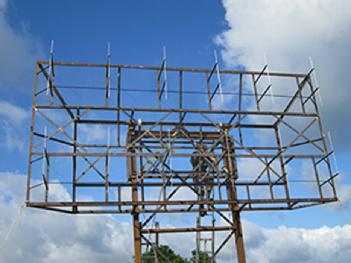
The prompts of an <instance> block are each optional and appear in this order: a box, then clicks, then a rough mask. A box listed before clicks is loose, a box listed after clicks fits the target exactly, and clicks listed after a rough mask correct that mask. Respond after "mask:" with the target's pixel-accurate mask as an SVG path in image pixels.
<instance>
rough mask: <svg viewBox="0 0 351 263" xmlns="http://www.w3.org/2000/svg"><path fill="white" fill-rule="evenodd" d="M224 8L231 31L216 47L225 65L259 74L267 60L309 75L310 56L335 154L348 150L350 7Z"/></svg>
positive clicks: (319, 0) (329, 2)
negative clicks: (333, 140) (334, 143)
mask: <svg viewBox="0 0 351 263" xmlns="http://www.w3.org/2000/svg"><path fill="white" fill-rule="evenodd" d="M223 5H224V8H225V10H226V15H225V20H226V22H227V25H228V28H227V29H226V30H224V31H223V32H222V33H221V34H220V35H218V36H217V37H216V43H217V44H219V45H220V46H221V47H222V48H223V49H222V57H223V59H224V61H225V63H226V64H227V65H228V66H231V67H235V66H238V65H241V66H245V67H246V68H248V69H258V70H259V69H261V68H262V67H263V65H264V54H266V55H267V58H268V63H269V65H270V68H271V70H272V71H273V70H274V71H292V72H307V71H308V69H309V68H310V65H309V57H310V56H311V57H312V58H313V61H314V64H315V67H316V72H317V77H318V80H319V84H320V86H321V94H322V98H323V102H324V103H323V107H322V113H323V116H322V117H324V118H323V119H324V121H325V123H326V124H327V126H328V129H330V130H331V132H332V135H333V138H334V139H335V141H336V148H337V149H338V150H344V149H347V148H349V147H350V146H351V142H350V140H349V139H348V138H349V134H350V132H351V126H350V125H349V124H348V123H347V122H346V121H345V120H347V119H348V116H350V114H351V108H350V107H349V100H350V98H351V89H349V84H348V83H349V80H348V75H349V72H348V71H349V68H350V66H351V53H350V52H349V47H350V45H351V26H350V25H351V2H350V1H347V0H338V1H333V0H309V1H305V0H296V1H284V4H283V3H282V2H281V1H274V0H262V1H245V0H224V1H223Z"/></svg>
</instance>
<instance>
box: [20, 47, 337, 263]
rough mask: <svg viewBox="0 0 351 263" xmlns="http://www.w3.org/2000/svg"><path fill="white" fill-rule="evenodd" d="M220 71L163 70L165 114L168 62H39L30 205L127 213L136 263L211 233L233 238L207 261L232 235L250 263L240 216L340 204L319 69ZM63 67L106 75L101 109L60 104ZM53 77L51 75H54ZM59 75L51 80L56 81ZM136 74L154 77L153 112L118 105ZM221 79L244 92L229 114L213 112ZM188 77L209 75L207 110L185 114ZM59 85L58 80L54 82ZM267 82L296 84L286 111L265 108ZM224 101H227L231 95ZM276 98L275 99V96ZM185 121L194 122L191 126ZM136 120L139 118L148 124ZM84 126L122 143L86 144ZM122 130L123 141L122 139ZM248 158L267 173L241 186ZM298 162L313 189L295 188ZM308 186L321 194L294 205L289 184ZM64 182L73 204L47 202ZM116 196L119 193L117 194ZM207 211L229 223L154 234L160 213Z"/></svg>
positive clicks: (66, 210)
mask: <svg viewBox="0 0 351 263" xmlns="http://www.w3.org/2000/svg"><path fill="white" fill-rule="evenodd" d="M217 64H218V62H217V61H216V64H215V66H214V67H213V69H198V68H196V69H195V68H173V67H167V72H169V73H178V76H179V89H178V90H176V91H173V92H174V93H177V94H178V99H179V102H178V103H177V104H178V107H175V108H168V107H162V105H161V101H160V99H161V96H162V93H163V92H164V87H162V89H161V88H160V75H161V73H162V72H163V71H164V70H165V57H164V60H163V63H162V65H161V66H160V67H154V66H135V65H122V64H111V63H110V52H109V51H108V60H107V64H87V63H71V62H56V61H54V60H53V58H52V56H50V61H39V62H37V66H36V72H35V85H34V94H33V102H32V123H31V133H30V146H29V161H28V181H27V194H26V205H27V206H28V207H34V208H40V209H45V210H51V211H57V212H63V213H68V214H131V215H132V216H133V232H134V248H135V251H134V252H135V255H134V258H135V262H137V263H140V262H141V261H142V245H143V244H147V245H148V246H149V247H152V248H153V251H155V256H156V257H157V256H160V257H163V258H164V257H165V256H164V255H162V253H161V252H160V251H159V249H158V244H159V241H158V239H159V234H162V233H178V232H195V233H200V232H206V231H210V232H212V233H213V237H214V235H215V233H217V232H219V231H227V232H228V233H229V234H228V236H227V237H226V238H225V239H224V240H223V241H222V242H221V243H220V244H219V246H218V247H214V245H213V247H212V253H211V254H212V256H211V260H214V259H215V256H216V255H217V254H218V253H219V252H220V251H221V249H222V248H223V247H224V246H225V244H227V242H228V241H229V240H230V239H231V238H232V237H233V236H234V241H235V244H236V248H237V250H236V255H237V258H238V262H239V263H242V262H246V259H245V249H244V243H243V234H242V227H241V220H240V214H241V212H243V211H261V210H295V209H298V208H305V207H309V206H315V205H320V204H324V203H329V202H335V201H336V200H337V195H336V189H335V182H334V179H335V177H336V176H337V175H338V174H337V173H335V172H334V171H333V169H332V167H333V166H332V163H331V161H330V159H329V157H330V155H332V154H333V152H332V151H331V150H330V149H329V148H328V143H327V141H326V138H325V135H324V131H323V126H322V121H321V118H320V114H319V108H318V103H317V99H316V92H318V88H316V87H314V86H313V83H312V81H311V73H312V72H313V70H311V71H310V72H308V73H307V74H295V73H277V72H269V73H267V71H266V68H267V66H265V67H264V68H263V69H262V70H261V71H241V70H220V69H219V68H218V67H217ZM60 67H65V68H68V69H69V68H72V67H73V68H77V67H79V68H105V69H106V74H105V86H104V87H102V88H101V94H102V95H101V96H102V98H103V99H104V103H103V104H102V105H86V104H85V105H83V104H79V103H78V104H70V103H68V101H69V100H67V98H65V96H64V91H65V90H64V89H63V88H61V87H60V85H58V84H57V83H59V69H60ZM48 68H49V69H51V70H52V71H50V72H49V73H48V72H47V69H48ZM54 68H55V72H53V69H54ZM140 70H141V71H147V72H150V74H151V75H152V74H153V76H156V79H155V93H156V97H155V98H152V99H153V100H154V101H155V107H135V106H131V105H124V104H123V102H122V99H121V97H122V95H123V94H124V92H126V88H125V87H122V81H121V79H123V73H124V72H126V71H140ZM215 71H216V73H217V74H221V75H227V76H236V77H238V83H237V86H238V89H239V91H238V93H236V94H235V95H236V96H237V97H238V103H237V105H233V107H230V108H229V109H213V105H212V104H213V101H212V99H213V95H214V94H215V93H216V90H215V91H214V92H213V93H212V95H211V90H210V86H209V80H210V78H211V76H212V74H214V72H215ZM112 72H115V74H117V83H116V85H117V87H115V88H113V87H111V86H110V74H113V73H112ZM185 74H186V75H189V76H190V77H191V76H192V75H193V74H203V75H204V80H205V81H204V89H203V90H204V94H207V95H208V96H207V97H208V98H207V100H208V101H207V107H206V108H203V109H194V108H191V107H184V97H185V96H186V94H187V93H186V92H187V91H186V88H185V87H184V86H183V78H184V75H185ZM268 74H269V75H268ZM53 76H55V82H54V81H53ZM267 76H270V77H272V78H280V79H282V80H283V81H284V80H287V79H293V80H294V81H295V83H296V87H295V89H294V90H293V91H290V92H292V95H290V94H288V95H286V94H285V95H284V96H281V97H286V98H287V101H286V102H285V103H284V105H283V106H284V107H283V109H277V110H275V109H265V104H264V103H263V102H264V99H265V98H266V97H267V96H268V95H269V94H268V90H269V89H270V88H271V86H272V84H269V85H268V86H263V88H262V87H261V88H260V86H259V84H260V83H259V81H261V80H262V79H264V78H265V77H267ZM244 77H249V78H251V79H252V90H253V93H250V94H249V93H248V92H245V90H244V89H245V87H244V86H247V85H249V84H248V83H249V82H247V83H246V84H244V81H243V78H244ZM39 78H43V79H44V81H46V82H47V83H49V87H50V97H49V98H47V99H46V98H45V94H44V93H43V92H42V91H41V90H39V91H38V82H39ZM165 81H167V80H165ZM165 85H167V84H165ZM220 85H222V84H220ZM71 88H72V89H73V88H74V87H71ZM99 90H100V89H99ZM110 90H111V91H112V90H113V91H116V103H115V104H114V103H113V102H112V100H110ZM260 90H261V91H260ZM83 91H84V89H82V92H83ZM221 95H225V91H223V94H221ZM82 96H84V94H82ZM248 96H249V97H253V98H254V102H253V105H255V107H254V108H255V109H254V110H253V109H252V107H251V108H250V107H247V106H246V107H245V105H244V102H245V99H246V98H247V97H248ZM275 96H277V97H279V94H275ZM43 101H44V102H43ZM297 105H299V107H298V106H297ZM52 112H60V113H61V112H64V114H65V116H67V120H66V121H65V122H64V124H59V123H58V122H57V121H56V120H55V119H54V118H52V117H51V116H50V113H52ZM106 112H109V113H113V116H115V118H111V117H109V118H106V117H105V115H104V113H106ZM146 114H148V115H147V117H145V116H146ZM189 115H192V116H193V117H192V118H190V117H188V116H189ZM138 116H143V117H142V118H143V120H141V119H140V118H138ZM255 118H256V119H255ZM260 118H270V121H269V122H267V121H262V122H261V121H260V120H261V119H260ZM289 118H290V119H293V120H303V121H301V122H303V123H304V125H302V124H301V125H298V124H296V123H293V124H292V123H290V121H289V120H288V119H289ZM218 119H221V121H218ZM223 119H226V121H223ZM37 120H39V121H37ZM262 120H263V119H262ZM44 122H45V123H46V125H49V127H51V129H52V132H50V133H48V134H45V133H44V134H42V133H41V132H39V130H40V126H42V123H44ZM81 125H92V126H93V125H100V126H104V127H105V126H107V127H110V126H113V127H116V131H117V132H116V143H112V144H110V142H107V143H106V144H104V143H89V142H88V143H82V142H80V137H79V128H80V127H81ZM311 127H314V128H315V129H317V130H318V133H317V137H313V138H311V136H310V135H309V134H308V132H309V131H310V130H311ZM284 128H286V129H288V130H289V131H290V132H291V133H292V134H294V136H292V137H291V138H290V139H289V141H288V143H286V144H284V142H283V140H282V137H283V135H284V134H283V135H282V129H284ZM68 129H70V131H68ZM122 130H124V131H125V132H126V134H123V132H122ZM247 131H255V132H256V131H257V132H262V131H270V132H272V133H273V136H272V141H271V142H270V145H267V146H259V145H249V144H248V143H247V140H248V139H247V135H246V134H247V133H246V132H247ZM70 132H71V133H72V134H70ZM60 136H61V137H60ZM123 137H125V138H126V141H125V142H122V141H123ZM301 139H303V141H301ZM41 140H44V142H43V141H41ZM44 143H50V144H55V145H56V146H55V148H53V149H55V150H51V148H47V147H45V150H43V151H41V150H40V149H39V148H40V147H41V146H42V145H43V144H44ZM204 146H205V148H203V147H204ZM305 146H309V147H310V148H308V149H309V150H306V151H303V152H302V151H300V152H291V151H294V150H296V149H300V147H305ZM57 149H58V150H57ZM199 149H206V150H199ZM312 149H313V150H312ZM192 156H197V157H201V158H203V159H204V160H205V161H206V162H207V164H208V166H209V167H210V168H209V170H208V171H206V172H204V173H203V174H201V177H200V180H198V181H196V182H195V181H194V177H195V176H198V175H196V174H199V172H195V171H194V170H193V168H192V167H190V168H189V167H187V165H185V163H186V162H187V161H186V160H189V159H190V158H191V157H192ZM60 158H61V159H63V158H69V159H70V160H71V165H72V170H71V175H70V176H71V180H69V181H68V182H67V181H66V182H61V181H60V180H59V181H58V182H57V181H53V180H51V176H52V175H54V174H53V171H51V167H50V166H51V163H52V162H53V160H56V159H58V160H61V159H60ZM116 159H118V160H121V159H122V160H125V161H126V163H127V164H126V165H125V166H124V168H123V169H125V171H124V174H123V175H122V174H114V173H112V172H111V171H110V169H109V167H110V165H111V164H113V163H115V160H116ZM247 159H249V160H255V161H256V162H257V163H258V164H259V165H260V166H261V168H262V169H260V171H259V172H258V173H257V174H255V175H253V176H252V177H250V178H248V179H243V178H242V171H241V169H240V166H239V164H238V162H240V161H242V160H247ZM172 160H178V164H176V165H174V164H173V165H172V164H171V161H172ZM297 160H298V161H304V162H305V161H306V162H309V163H310V164H311V167H312V171H311V173H313V176H312V177H313V178H314V179H313V180H311V179H310V178H305V179H298V180H294V178H290V177H289V176H288V175H289V171H288V166H289V165H291V163H293V162H294V161H297ZM40 161H43V162H44V161H45V164H43V165H45V174H41V175H40V178H41V180H42V181H40V180H38V179H37V177H36V176H37V172H36V168H35V167H36V165H38V163H39V162H40ZM101 162H103V168H101V167H99V166H98V165H99V164H101ZM321 166H323V168H321ZM123 169H122V170H123ZM122 170H121V171H122ZM91 172H92V173H94V174H95V175H97V177H96V178H95V179H94V180H88V181H85V180H86V178H87V174H89V173H91ZM121 173H122V172H121ZM322 174H323V176H322ZM123 176H124V177H123ZM312 177H311V178H312ZM206 178H207V179H208V178H210V179H211V180H213V185H211V186H210V187H212V188H213V189H212V191H213V197H212V198H211V199H207V198H204V197H203V196H201V194H200V192H199V187H202V186H203V185H204V184H206V183H205V182H206V180H205V179H206ZM307 181H308V183H311V184H312V185H313V186H314V187H315V189H316V190H317V194H316V195H314V196H302V195H301V196H293V195H292V192H291V189H290V188H293V183H298V182H300V183H303V182H307ZM60 183H61V184H62V185H68V186H69V187H70V193H71V195H70V200H51V196H50V193H51V192H50V189H51V187H52V185H53V184H60ZM41 187H44V188H45V190H44V192H43V199H41V200H34V198H33V197H32V195H31V193H32V191H35V190H37V189H39V188H41ZM207 187H208V185H207ZM262 187H264V189H265V190H264V192H265V193H267V195H268V196H267V197H264V198H263V197H259V198H257V197H256V198H255V197H254V195H255V192H256V191H257V189H261V188H262ZM90 188H94V189H96V190H93V191H99V189H103V193H104V194H103V196H104V197H103V199H102V200H98V199H97V200H90V201H87V200H80V197H79V191H80V189H90ZM326 188H328V189H326ZM184 189H186V190H187V191H190V192H191V193H192V196H195V197H196V198H195V197H194V198H190V197H189V198H188V199H175V197H176V196H177V194H179V192H180V191H182V190H184ZM111 190H113V193H115V194H113V195H111ZM123 191H130V198H128V199H126V198H125V197H124V195H123ZM152 191H154V192H155V191H156V192H157V191H160V195H159V198H158V199H155V198H152V197H150V195H149V194H148V193H150V192H152ZM93 199H94V198H93ZM203 210H205V212H206V213H207V212H208V213H213V214H214V215H215V216H216V217H218V218H221V219H222V221H223V222H225V224H224V225H218V224H217V225H216V224H215V223H214V224H213V225H212V226H201V224H196V225H195V226H193V227H191V226H187V227H175V228H162V227H160V224H157V227H156V226H155V225H156V224H155V222H156V221H155V219H156V216H157V215H158V214H160V213H163V214H172V213H191V214H195V215H197V214H198V213H200V212H201V211H203ZM141 214H143V215H145V216H146V217H145V218H144V220H141V218H140V215H141ZM214 221H216V220H214ZM217 221H219V220H217ZM147 234H148V235H149V237H147ZM150 235H155V236H156V239H157V242H152V240H151V239H152V238H151V236H150ZM143 242H144V243H143ZM155 244H156V245H155ZM213 244H214V243H213ZM166 261H167V259H166Z"/></svg>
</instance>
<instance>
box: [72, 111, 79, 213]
mask: <svg viewBox="0 0 351 263" xmlns="http://www.w3.org/2000/svg"><path fill="white" fill-rule="evenodd" d="M79 116H80V111H79V109H77V120H75V121H74V122H73V140H74V141H73V153H74V155H73V157H72V158H73V160H72V161H73V166H72V168H73V176H72V201H73V203H74V202H75V201H76V191H77V188H76V184H77V156H76V153H77V144H78V142H77V138H78V120H79ZM72 212H73V213H76V212H77V206H72Z"/></svg>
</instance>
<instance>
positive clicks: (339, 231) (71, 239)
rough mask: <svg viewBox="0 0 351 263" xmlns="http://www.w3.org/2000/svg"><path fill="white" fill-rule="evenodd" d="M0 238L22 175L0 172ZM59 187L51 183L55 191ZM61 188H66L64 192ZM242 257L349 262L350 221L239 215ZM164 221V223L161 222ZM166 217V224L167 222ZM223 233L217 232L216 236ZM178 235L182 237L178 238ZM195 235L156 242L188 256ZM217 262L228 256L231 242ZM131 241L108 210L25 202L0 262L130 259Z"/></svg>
mask: <svg viewBox="0 0 351 263" xmlns="http://www.w3.org/2000/svg"><path fill="white" fill-rule="evenodd" d="M0 178H1V180H0V209H1V211H2V212H1V214H0V243H1V241H2V240H3V238H4V237H5V235H6V233H7V231H8V228H9V226H10V225H11V223H12V221H13V220H14V218H15V216H16V212H17V209H18V204H20V203H22V202H23V199H24V198H23V195H24V189H25V177H24V176H23V175H18V174H13V173H10V172H2V173H0ZM64 193H65V190H64V188H63V187H62V188H58V189H57V195H62V194H64ZM66 194H67V193H66ZM243 225H244V236H245V243H246V249H247V257H248V262H252V263H265V262H267V263H275V262H291V263H292V262H294V263H296V262H299V263H313V262H331V261H333V262H338V263H346V262H349V258H350V256H351V226H349V225H345V226H337V227H321V228H317V229H303V228H287V227H278V228H273V229H266V228H262V227H260V226H258V225H256V224H254V223H251V222H247V221H244V223H243ZM162 226H163V227H165V225H162ZM171 226H172V225H171V224H170V223H167V227H171ZM189 238H190V239H191V240H190V239H189ZM221 238H224V235H223V233H221V234H220V236H219V237H217V238H216V240H217V242H219V241H220V239H221ZM184 240H188V241H187V242H184ZM194 240H195V235H192V236H189V235H183V234H179V235H178V234H177V235H171V236H170V235H165V236H162V237H161V242H162V243H167V244H169V245H170V246H171V247H172V248H174V250H175V251H176V253H180V254H182V255H187V256H190V250H191V249H192V247H193V246H194ZM229 244H230V245H229V246H227V247H226V248H225V249H224V251H223V252H222V253H221V254H220V256H219V257H218V260H217V262H219V263H224V262H232V261H231V260H232V256H231V255H232V252H233V250H232V249H233V247H232V245H233V242H230V243H229ZM132 254H133V241H132V228H131V224H130V223H125V222H123V221H119V220H117V219H116V218H114V217H112V216H70V215H62V214H58V213H55V212H44V211H41V210H36V209H29V208H26V209H24V211H23V215H22V219H21V221H20V224H19V225H18V226H17V227H15V228H14V231H13V232H12V234H11V235H10V236H9V239H8V241H7V242H6V243H5V246H4V247H3V248H2V250H1V253H0V261H1V262H4V263H12V262H21V261H25V262H28V263H32V262H36V263H46V262H50V263H52V262H53V263H56V262H57V263H58V262H76V261H77V262H88V263H96V262H116V261H118V262H132Z"/></svg>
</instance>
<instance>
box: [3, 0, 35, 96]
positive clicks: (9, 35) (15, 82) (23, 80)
mask: <svg viewBox="0 0 351 263" xmlns="http://www.w3.org/2000/svg"><path fill="white" fill-rule="evenodd" d="M7 5H8V3H7V1H5V0H2V1H0V42H1V45H0V57H1V63H0V87H1V88H16V89H22V90H24V89H26V90H27V91H31V90H32V88H31V86H28V84H29V83H31V80H32V79H33V76H34V67H35V61H36V60H37V59H38V58H40V57H42V51H41V47H40V45H39V44H38V41H37V40H36V39H35V38H34V37H33V36H32V35H31V34H30V33H29V32H28V29H27V27H28V26H26V25H24V24H22V28H21V29H20V30H17V29H16V30H15V29H13V28H12V27H11V26H10V24H9V23H8V21H7V17H6V10H7Z"/></svg>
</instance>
